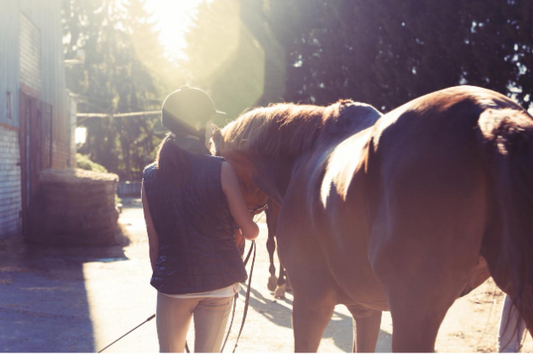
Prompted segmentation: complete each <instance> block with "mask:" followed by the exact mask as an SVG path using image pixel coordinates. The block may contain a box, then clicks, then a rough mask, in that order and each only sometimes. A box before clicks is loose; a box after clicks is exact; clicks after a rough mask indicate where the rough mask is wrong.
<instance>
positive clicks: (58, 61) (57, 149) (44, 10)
mask: <svg viewBox="0 0 533 355" xmlns="http://www.w3.org/2000/svg"><path fill="white" fill-rule="evenodd" d="M20 9H21V11H22V12H23V13H24V15H26V16H27V17H28V18H29V19H30V20H31V21H32V22H33V23H34V24H35V25H36V26H37V27H38V28H39V30H40V31H41V44H42V45H41V63H42V64H41V79H42V89H41V100H42V101H44V102H46V103H48V104H50V105H52V106H53V111H52V117H53V118H52V122H53V124H52V126H53V134H52V135H53V136H52V139H53V149H52V158H53V161H52V164H53V167H54V168H64V167H68V166H71V165H73V164H72V162H71V154H70V127H69V126H70V103H69V98H68V95H67V91H66V89H67V87H66V82H65V70H64V56H63V43H62V39H63V35H62V33H63V32H62V27H61V0H47V1H42V0H20Z"/></svg>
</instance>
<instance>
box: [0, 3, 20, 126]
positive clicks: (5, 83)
mask: <svg viewBox="0 0 533 355" xmlns="http://www.w3.org/2000/svg"><path fill="white" fill-rule="evenodd" d="M2 8H3V9H2V10H1V11H0V33H1V35H0V123H2V124H4V125H7V126H10V127H18V126H19V123H18V117H19V108H18V102H19V96H18V90H19V82H20V79H19V73H20V63H19V52H20V49H19V16H18V14H19V1H18V0H2ZM8 91H9V92H11V109H12V118H8V117H7V112H6V111H7V110H6V109H7V104H6V96H7V92H8Z"/></svg>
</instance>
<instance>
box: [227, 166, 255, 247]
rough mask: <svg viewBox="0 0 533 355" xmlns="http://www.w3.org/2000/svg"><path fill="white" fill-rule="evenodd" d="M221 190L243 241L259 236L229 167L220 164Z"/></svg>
mask: <svg viewBox="0 0 533 355" xmlns="http://www.w3.org/2000/svg"><path fill="white" fill-rule="evenodd" d="M221 180H222V190H224V194H225V195H226V199H227V200H228V205H229V209H230V212H231V215H232V216H233V219H234V220H235V222H236V223H237V225H238V226H239V228H240V229H241V231H242V234H243V236H244V238H245V239H248V240H253V239H255V238H257V236H258V235H259V227H258V226H257V224H255V222H254V221H253V220H252V217H250V214H249V213H248V208H247V207H246V203H245V202H244V198H243V197H242V193H241V189H240V188H239V181H238V180H237V176H236V175H235V172H234V171H233V168H232V167H231V165H229V164H228V163H226V162H223V163H222V172H221Z"/></svg>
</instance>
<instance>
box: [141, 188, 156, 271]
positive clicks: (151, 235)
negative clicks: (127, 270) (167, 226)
mask: <svg viewBox="0 0 533 355" xmlns="http://www.w3.org/2000/svg"><path fill="white" fill-rule="evenodd" d="M141 197H142V203H143V211H144V221H145V222H146V231H147V232H148V244H149V245H150V264H151V265H152V271H153V270H154V269H155V262H156V260H157V257H158V254H159V236H158V235H157V232H156V230H155V227H154V223H153V222H152V215H151V214H150V208H149V206H148V199H147V198H146V192H145V191H144V183H143V185H142V187H141Z"/></svg>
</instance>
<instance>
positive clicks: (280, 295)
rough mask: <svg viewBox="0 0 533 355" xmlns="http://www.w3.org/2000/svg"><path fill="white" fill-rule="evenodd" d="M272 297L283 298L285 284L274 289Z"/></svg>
mask: <svg viewBox="0 0 533 355" xmlns="http://www.w3.org/2000/svg"><path fill="white" fill-rule="evenodd" d="M274 298H277V299H285V285H281V286H278V288H276V291H274Z"/></svg>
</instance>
